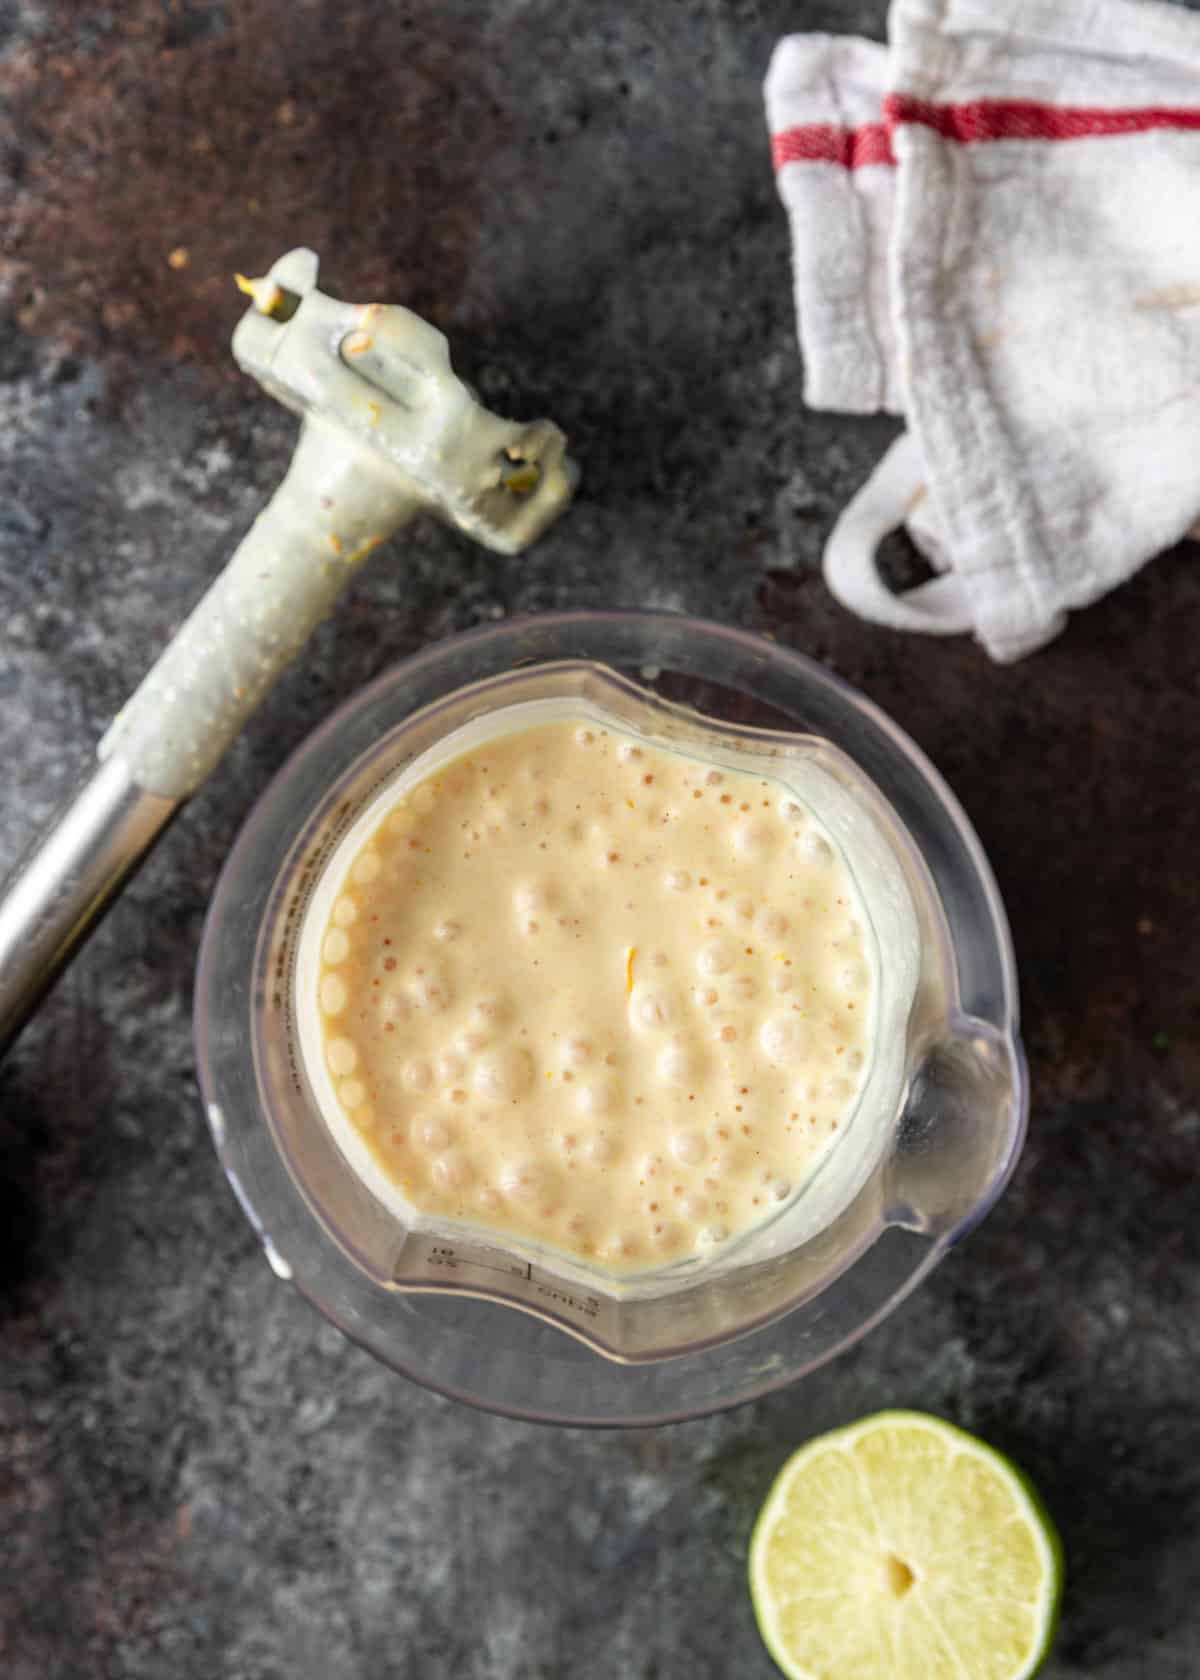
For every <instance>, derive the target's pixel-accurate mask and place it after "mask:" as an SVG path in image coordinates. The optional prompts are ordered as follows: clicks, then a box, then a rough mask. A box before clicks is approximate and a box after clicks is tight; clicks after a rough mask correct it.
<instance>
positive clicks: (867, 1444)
mask: <svg viewBox="0 0 1200 1680" xmlns="http://www.w3.org/2000/svg"><path fill="white" fill-rule="evenodd" d="M1061 1587H1062V1548H1061V1546H1060V1544H1059V1540H1058V1536H1057V1534H1056V1533H1055V1531H1054V1526H1053V1524H1052V1523H1051V1521H1050V1519H1049V1517H1048V1516H1047V1515H1046V1513H1045V1511H1044V1510H1043V1509H1042V1506H1041V1504H1040V1502H1039V1501H1038V1499H1037V1496H1036V1494H1035V1493H1034V1492H1033V1490H1032V1488H1031V1487H1030V1485H1029V1483H1028V1482H1027V1481H1026V1480H1025V1478H1024V1476H1022V1474H1021V1472H1020V1471H1019V1470H1017V1469H1016V1467H1015V1466H1014V1465H1012V1464H1010V1463H1009V1462H1008V1460H1007V1459H1005V1458H1003V1457H1001V1455H1000V1454H999V1453H997V1452H994V1451H993V1450H992V1448H991V1447H987V1446H985V1445H984V1444H983V1442H982V1441H977V1440H976V1439H975V1438H974V1436H972V1435H968V1434H966V1433H965V1431H963V1430H961V1429H956V1428H954V1426H953V1425H952V1424H948V1423H943V1422H942V1421H941V1419H940V1418H934V1417H928V1416H926V1415H925V1414H924V1413H921V1412H880V1413H878V1414H877V1415H876V1416H874V1417H868V1418H864V1419H862V1421H861V1422H859V1423H854V1424H851V1425H850V1427H849V1428H848V1429H837V1430H834V1431H833V1432H832V1433H831V1434H829V1435H821V1436H819V1437H818V1438H817V1439H816V1440H815V1441H810V1442H809V1443H808V1445H807V1446H804V1447H801V1448H800V1450H799V1452H797V1453H794V1454H793V1456H792V1457H791V1458H790V1459H789V1460H788V1462H787V1464H786V1465H785V1466H784V1467H783V1469H782V1471H781V1472H780V1474H779V1477H778V1479H777V1480H776V1482H775V1485H774V1487H773V1488H772V1489H771V1492H770V1494H769V1496H768V1498H767V1502H766V1504H765V1505H764V1506H763V1508H762V1513H761V1515H760V1516H759V1519H758V1522H757V1524H756V1526H755V1529H754V1536H753V1538H752V1540H751V1542H750V1592H751V1596H752V1597H753V1600H754V1610H755V1614H756V1615H757V1617H758V1625H759V1629H760V1631H761V1633H762V1636H763V1639H764V1640H765V1641H766V1644H767V1649H768V1650H769V1651H770V1653H771V1655H772V1656H773V1657H774V1658H775V1661H776V1662H777V1663H778V1664H779V1666H780V1668H781V1669H782V1670H783V1672H784V1673H785V1674H786V1675H788V1676H790V1680H1027V1677H1028V1676H1029V1675H1031V1674H1033V1673H1034V1672H1035V1671H1036V1669H1037V1668H1038V1667H1039V1665H1040V1664H1041V1662H1042V1660H1043V1658H1044V1657H1045V1655H1046V1652H1047V1649H1048V1648H1049V1645H1050V1641H1051V1638H1052V1637H1053V1633H1054V1624H1055V1619H1056V1615H1057V1609H1058V1600H1059V1595H1060V1592H1061Z"/></svg>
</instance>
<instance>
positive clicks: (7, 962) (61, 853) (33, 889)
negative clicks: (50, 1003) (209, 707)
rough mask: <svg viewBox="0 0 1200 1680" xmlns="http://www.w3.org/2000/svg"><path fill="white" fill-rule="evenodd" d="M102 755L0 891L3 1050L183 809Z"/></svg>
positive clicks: (0, 1034)
mask: <svg viewBox="0 0 1200 1680" xmlns="http://www.w3.org/2000/svg"><path fill="white" fill-rule="evenodd" d="M182 803H183V801H182V800H178V799H163V798H162V797H160V796H159V795H158V794H154V793H146V792H145V791H144V789H142V788H140V787H138V786H137V784H136V783H135V782H134V781H133V779H132V777H131V776H130V774H129V771H128V769H127V768H126V766H125V765H124V764H123V763H122V761H121V760H120V759H119V758H110V759H107V760H106V761H105V762H104V763H103V764H101V765H100V766H99V767H98V769H97V770H96V771H95V773H94V774H93V775H92V776H91V777H90V778H89V779H88V780H87V781H86V782H84V784H83V786H82V787H81V788H80V789H79V790H78V792H77V793H76V794H75V796H74V797H73V798H72V799H71V801H70V802H69V803H68V804H67V805H66V806H65V807H64V808H63V810H62V811H60V812H59V814H58V816H57V818H56V819H55V821H54V823H53V824H52V825H51V828H50V830H49V832H48V833H47V835H46V836H45V838H44V839H43V840H42V841H41V842H40V843H39V844H37V845H35V846H34V847H33V848H32V849H31V850H30V851H29V852H28V853H27V854H26V856H25V858H24V860H23V861H22V862H21V863H19V864H18V865H17V868H16V871H15V873H14V874H13V876H12V879H11V880H10V882H9V883H8V885H7V888H6V889H5V891H4V895H3V897H0V1056H3V1055H4V1053H5V1051H6V1050H7V1049H8V1047H9V1045H10V1044H11V1043H12V1041H13V1039H14V1038H16V1036H17V1034H18V1033H19V1032H20V1030H21V1028H22V1027H23V1026H24V1025H25V1023H26V1021H27V1020H28V1019H29V1017H30V1015H31V1014H32V1013H33V1011H34V1010H35V1009H36V1008H37V1006H38V1004H39V1003H40V1002H41V1000H42V998H43V997H44V996H45V994H46V992H47V991H49V989H50V987H51V986H52V985H53V983H54V981H55V980H56V979H57V977H58V975H59V973H60V971H61V970H62V969H63V967H64V966H65V965H66V963H67V962H68V961H69V960H70V958H71V956H72V954H73V953H74V952H75V950H76V949H77V947H78V946H79V945H80V944H81V943H82V941H83V940H84V939H85V938H86V937H87V935H88V933H89V932H90V931H91V929H92V928H93V927H94V926H95V925H96V923H97V922H98V921H99V919H100V917H101V916H102V915H103V914H104V911H105V910H106V909H107V908H108V906H109V904H110V903H111V902H112V900H113V898H114V897H115V896H116V894H117V892H118V891H119V889H120V888H121V886H122V884H123V883H124V882H125V881H126V880H127V879H128V877H129V876H130V875H131V874H132V872H133V870H134V869H136V867H137V866H138V864H139V863H140V862H141V861H142V859H143V858H144V857H145V855H146V853H147V852H148V851H149V849H150V847H151V846H152V845H153V844H154V842H155V840H156V839H157V838H158V836H159V835H160V834H161V833H162V831H163V829H164V828H166V826H167V824H168V823H169V822H170V820H171V818H172V817H173V816H174V815H175V813H176V811H177V810H178V809H179V808H180V806H181V804H182Z"/></svg>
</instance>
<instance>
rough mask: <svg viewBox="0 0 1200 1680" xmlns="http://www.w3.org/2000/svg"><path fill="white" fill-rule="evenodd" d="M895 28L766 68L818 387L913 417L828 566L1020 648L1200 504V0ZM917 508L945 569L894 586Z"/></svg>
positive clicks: (932, 20)
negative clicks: (886, 552)
mask: <svg viewBox="0 0 1200 1680" xmlns="http://www.w3.org/2000/svg"><path fill="white" fill-rule="evenodd" d="M889 37H890V45H889V48H888V49H883V48H880V47H879V46H877V45H875V44H874V43H870V42H859V41H848V40H846V41H839V40H836V39H831V38H829V37H793V38H790V39H789V40H787V41H784V42H782V43H781V44H780V47H779V48H778V50H777V52H776V55H775V58H774V60H773V62H772V66H771V71H770V74H769V76H768V81H767V110H768V122H769V125H770V128H771V134H772V145H773V151H774V155H775V159H776V165H777V169H778V175H779V185H780V191H781V194H782V196H783V198H784V202H785V204H786V205H787V207H788V211H789V215H790V218H791V221H792V227H793V232H794V239H795V246H796V264H795V278H796V293H797V307H798V312H799V320H800V333H801V341H802V345H803V347H804V350H805V357H806V395H807V396H808V398H809V400H810V401H812V402H814V403H818V404H821V405H823V406H828V407H838V408H843V409H848V410H850V411H852V412H863V411H866V410H870V409H872V408H880V409H895V408H899V409H902V411H903V412H904V414H905V415H906V417H907V420H908V426H909V432H908V434H907V436H906V437H905V438H902V439H901V440H900V442H899V443H898V444H897V445H896V446H894V448H893V450H892V451H891V452H889V454H888V455H887V456H886V457H885V459H884V461H883V462H882V463H881V464H880V467H879V468H878V469H877V472H876V474H875V475H874V477H873V478H872V479H871V480H870V481H869V482H868V484H867V485H866V486H865V487H864V489H863V490H862V492H860V494H859V496H858V497H856V498H855V500H854V501H853V502H852V503H851V505H850V507H849V508H847V510H846V512H845V514H844V516H843V518H842V520H841V521H840V522H839V524H838V527H837V528H836V529H835V531H834V534H833V536H832V538H831V540H830V543H829V546H828V548H827V550H826V556H825V569H826V576H827V578H828V579H829V582H830V585H831V588H833V590H834V592H835V593H836V594H837V595H838V597H839V598H840V599H842V600H843V601H844V602H845V603H846V604H847V605H849V606H851V607H853V608H854V609H855V610H856V611H859V612H860V613H862V615H863V616H865V617H868V618H873V619H876V620H877V621H879V622H882V623H887V624H892V625H896V626H899V627H904V628H909V629H918V630H926V631H931V632H935V633H946V632H954V631H961V630H965V629H971V630H973V631H974V633H975V634H976V635H977V636H978V637H979V639H980V640H981V641H982V642H983V644H984V645H985V647H986V648H987V649H988V651H989V652H990V653H991V654H992V656H993V657H994V658H997V659H1003V660H1009V659H1016V658H1019V657H1021V656H1022V655H1023V654H1025V653H1028V652H1030V651H1031V650H1032V649H1034V648H1036V647H1038V646H1040V645H1041V644H1043V643H1044V642H1046V641H1048V640H1050V639H1051V637H1053V636H1054V635H1056V634H1057V633H1058V631H1059V630H1060V629H1061V628H1062V626H1063V624H1064V622H1065V614H1066V612H1067V611H1068V610H1070V609H1072V608H1075V607H1080V606H1084V605H1086V604H1087V603H1088V602H1090V601H1093V600H1095V599H1096V598H1097V597H1098V596H1099V595H1102V594H1104V593H1105V592H1106V591H1107V590H1109V589H1111V588H1112V587H1113V586H1114V585H1115V584H1117V583H1119V582H1121V581H1122V580H1123V579H1124V578H1126V577H1128V576H1129V575H1130V573H1132V572H1133V571H1135V570H1136V569H1137V568H1138V567H1140V566H1141V565H1143V564H1144V563H1145V561H1147V560H1148V559H1150V558H1151V557H1152V556H1153V555H1154V554H1156V553H1157V552H1159V550H1161V549H1163V548H1165V547H1167V546H1169V545H1170V544H1171V543H1173V542H1175V541H1177V540H1178V539H1179V538H1180V537H1181V536H1183V535H1184V534H1185V533H1186V532H1187V531H1188V530H1189V528H1190V527H1191V526H1192V525H1193V524H1194V523H1195V522H1196V519H1197V516H1198V515H1200V17H1197V16H1194V15H1191V14H1189V13H1188V12H1186V11H1184V10H1182V9H1181V8H1179V7H1177V6H1174V5H1170V4H1165V3H1161V0H1160V3H1155V0H893V5H892V9H891V14H890V19H889ZM822 251H823V252H824V253H826V256H825V257H824V259H822V257H821V256H820V254H819V253H820V252H822ZM905 520H906V521H907V523H908V526H909V530H910V533H911V534H912V535H913V537H914V540H915V541H916V542H917V544H918V546H920V547H921V548H922V549H923V551H924V552H925V553H926V555H927V556H928V558H929V560H930V562H931V564H932V565H933V567H934V568H935V570H937V571H938V572H940V573H942V574H943V575H942V576H940V577H938V578H936V579H935V580H934V581H933V582H931V583H929V584H925V585H922V586H921V587H920V588H919V589H918V590H916V591H911V592H909V593H908V594H906V595H894V594H892V592H891V591H889V590H888V589H887V588H886V586H885V585H884V583H883V581H882V580H881V578H880V577H879V574H878V570H877V567H876V564H875V552H876V549H877V547H878V544H879V542H880V541H881V539H882V537H883V536H884V535H885V534H886V532H887V531H888V530H890V529H892V528H893V527H894V526H896V525H897V524H899V523H901V522H902V521H905Z"/></svg>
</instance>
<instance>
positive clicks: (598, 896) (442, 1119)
mask: <svg viewBox="0 0 1200 1680" xmlns="http://www.w3.org/2000/svg"><path fill="white" fill-rule="evenodd" d="M328 905H329V908H328V911H327V915H326V918H325V921H324V924H323V925H322V927H321V928H320V929H319V946H318V951H319V959H318V961H317V963H316V966H315V971H314V974H313V979H312V983H313V987H314V1003H315V1008H314V1011H313V1014H314V1019H316V1020H318V1021H319V1023H320V1026H319V1031H320V1037H321V1043H320V1046H319V1049H318V1050H317V1051H316V1054H318V1055H319V1056H320V1057H321V1058H322V1059H323V1063H324V1068H325V1070H326V1072H327V1073H328V1075H329V1088H330V1091H331V1092H332V1093H333V1094H334V1100H335V1101H336V1103H337V1119H338V1123H339V1124H340V1125H343V1126H349V1127H351V1128H353V1129H354V1131H355V1133H356V1134H357V1135H358V1137H359V1139H360V1140H361V1143H362V1145H363V1146H364V1148H365V1149H366V1150H367V1151H369V1157H370V1160H371V1163H372V1168H373V1171H374V1172H375V1173H376V1174H377V1175H381V1176H382V1178H383V1179H384V1180H385V1181H386V1183H387V1184H388V1185H389V1186H391V1187H392V1189H393V1190H394V1191H395V1192H396V1193H397V1194H398V1195H399V1196H400V1197H401V1198H402V1199H403V1202H404V1203H405V1204H406V1205H407V1206H408V1207H410V1208H411V1209H413V1210H415V1212H416V1214H418V1215H420V1216H422V1217H426V1218H428V1219H430V1220H432V1221H437V1220H439V1219H441V1220H452V1221H458V1222H466V1223H467V1224H469V1225H471V1226H473V1227H475V1228H477V1229H479V1230H480V1231H482V1232H486V1233H487V1234H489V1235H490V1236H491V1237H492V1238H494V1239H498V1240H500V1241H501V1242H503V1241H504V1240H505V1239H506V1238H507V1239H510V1240H511V1241H513V1242H516V1243H521V1244H534V1245H537V1246H539V1247H540V1248H542V1249H549V1250H553V1251H557V1252H559V1253H561V1254H563V1255H565V1256H567V1257H568V1258H569V1259H571V1260H572V1261H575V1262H580V1263H583V1264H584V1265H587V1266H591V1267H597V1268H601V1269H603V1270H605V1271H608V1272H611V1273H614V1274H635V1273H638V1272H645V1271H647V1270H652V1269H654V1268H661V1267H663V1266H665V1265H673V1264H676V1263H678V1262H679V1261H680V1260H681V1259H684V1258H687V1257H688V1256H692V1257H708V1256H711V1255H713V1254H714V1253H716V1252H717V1251H719V1250H720V1249H721V1247H722V1245H725V1244H727V1243H728V1242H729V1241H730V1240H731V1239H733V1238H736V1237H737V1236H739V1235H741V1234H744V1233H746V1232H747V1231H749V1230H750V1229H751V1228H753V1227H754V1226H756V1225H758V1224H760V1223H761V1222H763V1221H765V1220H767V1219H770V1218H772V1217H773V1216H775V1215H777V1214H778V1213H779V1211H780V1209H781V1208H782V1207H784V1206H785V1205H786V1204H787V1203H788V1201H789V1199H790V1198H791V1197H792V1196H793V1195H794V1193H795V1192H796V1190H797V1188H798V1187H800V1186H801V1185H803V1183H804V1181H805V1179H806V1178H807V1177H808V1176H809V1175H810V1174H811V1173H812V1171H813V1168H814V1165H815V1164H816V1163H817V1162H818V1160H819V1159H820V1158H821V1157H822V1156H823V1155H824V1154H825V1153H826V1152H827V1151H828V1149H829V1147H830V1145H831V1143H832V1142H833V1141H834V1140H835V1139H836V1137H837V1134H838V1131H839V1129H840V1128H844V1127H845V1126H846V1125H847V1123H848V1120H849V1118H850V1117H851V1116H852V1114H853V1112H854V1109H855V1107H856V1105H857V1103H858V1100H859V1097H860V1095H861V1092H862V1089H863V1086H864V1083H865V1081H866V1080H867V1078H868V1076H869V1073H870V1067H871V1058H872V1049H871V1047H872V1032H873V1009H874V1004H875V999H876V994H877V989H878V984H879V975H878V972H877V960H878V959H877V956H876V953H875V949H874V945H873V943H872V942H871V941H870V940H869V939H868V937H867V934H866V932H865V929H866V927H867V926H868V922H867V917H866V914H865V911H864V909H863V906H862V903H861V901H860V898H859V894H858V889H857V887H856V884H855V881H854V879H853V877H852V875H851V872H850V869H849V867H848V865H847V862H846V859H845V857H844V856H843V854H842V852H841V850H840V848H839V847H838V845H837V843H836V842H835V841H834V839H833V836H832V835H831V834H829V833H826V832H825V831H824V830H823V828H822V825H821V823H820V821H819V820H818V819H817V817H816V814H815V812H814V811H813V810H810V809H809V808H808V807H807V805H805V804H803V803H802V802H801V801H800V799H799V798H798V795H797V791H796V789H795V787H793V786H788V787H785V786H784V785H783V784H782V783H780V782H776V781H774V780H772V779H770V778H768V777H763V776H759V775H755V774H752V773H749V772H745V771H741V770H733V769H728V768H722V769H720V770H718V769H715V768H714V767H713V766H712V765H711V764H705V763H704V762H702V761H699V760H697V759H695V758H690V757H688V756H685V755H684V754H682V753H675V752H672V751H669V750H667V749H666V748H663V747H659V746H657V745H654V744H653V743H651V742H650V741H645V740H634V739H632V738H631V737H630V736H629V735H628V734H626V733H624V732H623V731H622V730H620V729H618V728H616V727H607V726H605V725H604V724H603V723H602V722H600V721H598V720H596V719H594V718H581V717H574V718H560V719H558V720H557V721H554V722H549V723H540V724H537V725H534V726H531V727H526V728H522V729H514V730H513V731H512V732H511V733H509V734H506V735H499V736H496V737H494V738H492V739H489V740H486V741H484V742H483V743H482V744H479V745H476V746H475V747H473V748H471V749H470V750H468V751H465V752H463V753H462V754H461V756H459V757H457V758H454V759H452V760H450V761H449V762H443V763H442V764H441V765H440V767H439V768H438V769H436V770H435V771H433V772H431V773H430V774H429V775H428V776H427V777H425V778H424V779H422V780H420V781H418V782H417V783H415V784H410V785H408V786H407V787H406V789H405V790H404V792H403V795H402V796H401V795H398V796H397V798H396V800H395V801H394V802H393V803H392V804H391V805H390V806H388V807H386V808H385V809H383V810H382V811H381V812H380V814H379V820H378V822H377V824H376V825H375V827H374V829H373V831H372V832H370V833H369V834H368V835H367V836H366V838H365V840H364V843H363V844H362V845H360V846H359V847H358V848H357V851H356V852H355V853H354V854H353V855H352V856H351V857H349V858H348V859H347V860H346V862H345V866H344V867H343V868H342V870H341V877H340V879H339V880H338V881H337V882H336V884H335V888H334V891H333V893H332V896H331V897H330V898H329V899H328Z"/></svg>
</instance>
